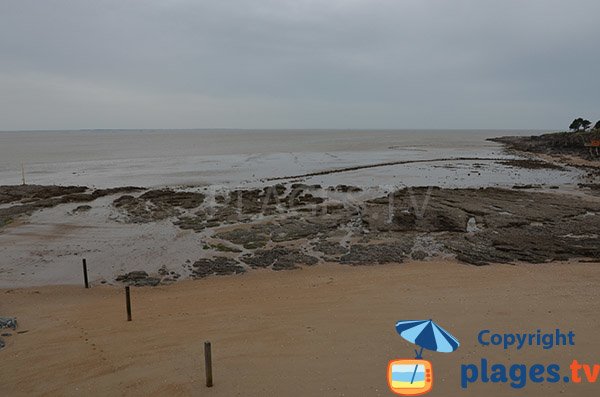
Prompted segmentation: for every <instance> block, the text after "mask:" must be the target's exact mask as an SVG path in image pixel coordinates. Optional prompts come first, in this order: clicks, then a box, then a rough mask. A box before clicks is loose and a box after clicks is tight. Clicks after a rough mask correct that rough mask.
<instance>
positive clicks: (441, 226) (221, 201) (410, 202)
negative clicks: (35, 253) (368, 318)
mask: <svg viewBox="0 0 600 397" xmlns="http://www.w3.org/2000/svg"><path fill="white" fill-rule="evenodd" d="M28 189H29V190H28ZM28 189H25V190H23V191H19V189H17V193H10V197H11V198H10V199H7V198H4V199H3V200H5V201H6V200H10V201H9V203H8V204H7V203H5V207H3V208H2V209H0V213H1V211H2V210H6V209H7V208H13V207H15V206H29V205H33V206H34V207H33V208H38V206H39V205H45V203H47V200H58V201H59V202H63V201H66V202H72V200H74V197H73V195H77V196H76V197H79V198H81V195H84V196H85V197H89V196H93V195H94V192H92V193H88V190H86V189H85V188H74V187H67V188H64V189H60V188H56V187H49V188H48V189H47V190H44V189H41V190H40V189H38V188H28ZM9 190H10V189H9ZM188 190H190V189H188ZM0 191H2V190H1V189H0ZM40 192H41V193H40ZM111 192H112V193H114V192H115V191H114V190H111ZM595 192H597V186H596V184H588V185H586V186H585V187H584V186H582V188H581V189H579V191H578V195H574V194H565V193H562V194H559V193H545V192H538V191H534V190H532V189H525V188H522V189H500V188H481V189H442V188H434V187H419V188H405V189H399V190H395V191H392V192H391V193H389V194H384V193H382V192H381V190H379V191H377V192H375V193H372V192H365V191H362V189H352V188H351V187H348V186H343V187H341V188H340V187H337V186H335V187H333V188H330V187H321V186H319V185H308V184H302V183H297V182H296V183H293V184H289V185H285V184H277V185H273V186H268V187H265V188H260V189H258V188H252V189H247V190H243V189H236V190H232V191H220V192H218V193H217V194H216V195H215V196H214V197H211V196H209V195H208V194H207V193H199V192H197V191H177V190H176V189H156V190H149V191H145V192H143V193H142V194H139V193H138V194H133V193H132V194H124V195H120V196H119V197H118V198H116V199H115V200H114V201H113V202H112V205H113V207H114V212H115V213H118V214H121V215H122V216H123V219H119V221H123V222H129V223H140V222H156V221H165V222H172V223H173V224H174V225H176V226H177V227H178V228H180V229H181V230H182V232H181V233H184V231H185V233H196V234H197V236H198V239H197V246H196V247H190V250H195V251H194V252H197V256H196V257H194V258H193V260H195V261H196V262H194V263H193V264H192V261H191V260H190V262H189V263H187V264H185V265H184V264H181V263H174V264H171V263H168V264H167V265H168V266H170V267H171V268H179V269H181V267H183V269H184V271H183V274H184V277H187V276H190V277H193V278H202V277H207V276H211V275H224V274H238V273H243V272H245V271H246V270H248V269H249V268H250V269H251V268H268V269H273V270H289V269H297V268H298V267H303V266H312V265H314V264H316V263H319V262H333V263H340V264H345V265H353V266H358V265H373V264H382V263H401V262H403V261H406V260H408V259H412V260H430V259H432V258H436V257H438V258H439V257H442V258H446V257H456V258H457V259H459V260H461V261H463V262H466V263H470V264H474V265H485V264H489V263H515V262H529V263H542V262H547V261H554V260H567V259H573V258H577V259H582V260H598V259H600V249H599V247H600V237H599V234H600V199H599V198H598V196H597V195H594V193H595ZM367 193H368V194H367ZM38 194H40V195H41V196H40V197H43V198H41V199H39V200H38V199H33V197H34V196H35V195H38ZM97 194H109V193H108V191H102V192H100V193H97ZM53 195H58V196H53ZM8 196H9V194H7V193H6V192H4V197H8ZM15 197H16V198H17V199H14V198H15ZM15 200H20V201H15ZM29 200H34V201H32V202H31V203H29V202H28V201H29ZM25 202H28V203H25ZM80 207H81V206H80ZM80 207H78V208H80ZM76 212H79V211H76ZM180 277H181V275H180V274H179V273H176V272H174V271H173V270H169V269H167V267H166V266H164V267H163V268H161V269H160V270H159V272H158V274H156V275H149V274H147V273H145V272H143V271H138V272H130V273H127V274H123V275H121V276H119V277H118V278H117V281H119V282H123V283H125V284H128V285H158V284H160V283H169V282H173V281H175V280H177V279H179V278H180Z"/></svg>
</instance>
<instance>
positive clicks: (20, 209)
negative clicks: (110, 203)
mask: <svg viewBox="0 0 600 397" xmlns="http://www.w3.org/2000/svg"><path fill="white" fill-rule="evenodd" d="M139 190H144V188H140V187H134V186H124V187H118V188H112V189H97V190H93V191H91V192H90V191H89V189H88V188H87V187H85V186H54V185H49V186H43V185H16V186H0V205H1V204H7V205H8V204H11V205H10V206H6V207H5V208H0V228H1V227H2V226H5V225H7V224H8V223H10V222H11V221H12V220H13V219H15V218H17V217H19V216H21V215H29V214H31V213H33V212H34V211H36V210H40V209H43V208H52V207H56V206H57V205H60V204H68V203H77V202H91V201H94V200H96V199H98V198H100V197H104V196H109V195H112V194H117V193H121V192H132V191H139Z"/></svg>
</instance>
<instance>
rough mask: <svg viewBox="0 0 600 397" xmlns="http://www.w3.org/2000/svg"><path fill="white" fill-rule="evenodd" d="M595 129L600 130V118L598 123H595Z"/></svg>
mask: <svg viewBox="0 0 600 397" xmlns="http://www.w3.org/2000/svg"><path fill="white" fill-rule="evenodd" d="M594 129H595V130H596V131H600V120H598V122H596V125H594Z"/></svg>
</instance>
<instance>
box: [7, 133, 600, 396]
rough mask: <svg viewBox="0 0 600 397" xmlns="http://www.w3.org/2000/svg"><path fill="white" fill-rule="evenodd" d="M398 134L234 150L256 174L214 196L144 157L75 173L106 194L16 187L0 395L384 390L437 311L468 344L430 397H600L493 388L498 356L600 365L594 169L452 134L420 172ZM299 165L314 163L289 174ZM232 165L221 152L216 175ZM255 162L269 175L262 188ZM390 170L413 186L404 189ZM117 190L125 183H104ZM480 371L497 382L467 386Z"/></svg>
mask: <svg viewBox="0 0 600 397" xmlns="http://www.w3.org/2000/svg"><path fill="white" fill-rule="evenodd" d="M130 136H131V134H130V135H128V134H125V135H124V136H123V138H118V139H129V138H128V137H130ZM57 137H58V135H57ZM392 138H394V137H393V136H392V135H390V136H387V137H386V138H385V139H383V138H381V139H383V141H382V142H380V143H379V144H378V145H375V146H377V147H371V148H370V149H369V150H365V151H362V152H360V153H359V152H354V153H355V154H357V155H356V156H352V155H349V154H348V153H352V152H347V153H346V154H343V153H342V152H338V153H337V154H339V155H340V156H338V157H335V158H334V157H331V156H330V155H331V154H332V152H319V153H318V155H317V154H315V153H313V152H298V153H287V154H281V153H274V154H271V155H267V157H266V159H267V160H265V157H263V156H262V155H258V154H257V155H249V154H241V153H237V154H233V155H232V156H234V157H235V159H236V160H235V162H246V163H247V164H249V165H248V167H249V168H248V169H245V170H243V171H240V170H238V171H233V174H229V175H228V176H227V177H226V178H225V179H221V180H220V183H218V184H217V185H211V181H212V182H214V180H213V179H211V178H212V177H211V178H208V179H207V178H206V175H204V174H202V173H199V174H197V175H194V177H193V179H192V180H193V182H194V183H193V184H186V185H180V184H179V182H181V181H182V179H179V178H178V177H177V176H174V175H171V174H169V172H170V171H168V172H165V173H164V174H162V175H163V177H165V178H166V179H167V180H171V181H173V184H161V183H160V182H159V183H158V185H157V186H155V187H149V186H143V187H138V186H135V185H136V182H144V181H148V179H147V178H148V176H149V175H151V174H152V173H154V172H155V170H156V169H152V168H149V169H148V170H146V171H145V172H143V173H140V174H135V175H134V177H133V178H130V179H123V178H122V176H123V175H124V174H125V173H127V172H128V170H131V169H136V167H143V166H144V164H146V163H144V162H147V161H148V159H145V160H143V161H142V162H141V163H139V164H138V163H136V161H137V160H136V159H135V158H133V159H130V160H119V161H117V162H116V163H114V164H112V163H111V162H112V161H116V159H109V160H102V161H100V160H98V158H102V153H95V154H94V156H97V157H98V158H96V159H94V160H92V161H89V162H88V161H86V162H83V163H81V165H82V167H83V168H82V169H85V170H86V171H85V172H83V173H81V174H77V175H75V174H73V177H72V179H67V180H71V181H82V180H88V179H89V181H91V182H92V183H91V184H90V186H83V185H80V186H66V184H64V183H51V184H48V185H35V184H27V185H25V186H21V185H3V186H0V228H1V229H0V255H1V260H0V296H1V299H0V314H1V315H2V316H8V317H16V319H17V321H18V327H17V328H16V329H14V330H11V329H3V330H2V332H1V333H2V334H4V335H2V336H0V339H1V340H2V341H3V343H4V344H5V346H4V348H2V350H1V351H0V381H1V382H0V384H1V387H2V389H0V390H1V391H2V392H3V393H8V395H11V396H12V395H14V396H21V395H23V396H25V395H44V396H55V395H66V396H68V395H73V396H75V395H81V394H82V393H85V394H88V395H98V396H104V395H132V396H137V395H157V396H158V395H181V396H188V395H207V396H208V395H215V396H232V395H243V396H267V395H268V396H270V395H274V396H279V395H281V396H283V395H285V396H287V395H291V396H309V395H310V396H312V395H317V396H320V395H322V396H387V395H391V392H390V390H389V389H388V386H387V381H386V368H387V364H388V362H389V361H390V360H392V359H411V358H413V357H414V350H413V349H414V345H411V344H410V343H408V342H406V341H405V340H404V339H403V338H402V337H400V336H399V335H398V334H397V332H396V330H395V324H396V322H397V321H399V320H411V319H434V320H435V321H436V322H437V323H439V324H442V325H443V326H444V327H445V328H446V329H447V330H449V331H450V332H451V333H452V334H453V335H455V336H456V338H457V339H458V340H459V341H460V344H461V345H460V348H459V349H458V350H457V351H456V352H454V353H452V354H443V353H437V352H431V351H428V352H426V353H425V358H426V359H430V360H431V362H432V365H433V367H434V389H433V391H432V392H431V393H430V395H432V396H448V395H458V394H464V395H472V396H481V395H487V396H513V395H514V396H522V395H527V396H534V397H536V396H559V395H577V396H594V395H596V394H597V386H596V384H593V383H592V384H588V383H587V382H582V383H576V382H566V381H565V380H564V378H561V379H559V382H558V383H554V382H549V381H546V382H542V383H535V382H533V381H531V379H530V378H529V375H527V374H526V373H525V372H523V374H525V375H527V377H525V378H523V379H522V381H523V382H525V383H524V384H523V385H522V387H523V388H519V387H515V386H514V385H513V386H511V384H514V381H515V379H516V378H515V379H513V378H514V377H515V376H517V375H515V374H514V373H513V374H512V375H510V373H507V374H508V375H507V376H509V375H510V376H509V378H508V380H507V381H504V382H496V383H492V382H489V381H487V379H486V381H484V380H483V378H484V373H483V371H484V370H483V362H489V365H490V368H493V367H491V366H493V365H500V364H501V365H503V366H505V368H507V369H506V370H507V371H510V368H516V369H517V370H520V368H521V367H522V366H525V367H524V368H525V369H523V370H522V371H526V369H527V368H530V367H531V368H533V367H535V366H536V365H543V366H548V368H550V366H551V365H555V364H556V365H559V366H560V376H561V377H564V376H572V373H571V372H570V369H569V366H570V364H571V363H572V361H573V360H574V359H576V360H578V361H579V362H581V363H587V364H590V365H592V367H591V368H593V365H594V364H596V363H597V360H598V358H597V354H596V352H597V351H598V348H599V347H600V342H599V341H598V339H597V338H596V337H595V336H596V333H597V328H598V325H600V324H599V322H600V320H598V316H597V315H596V313H597V312H598V309H599V307H598V301H597V296H598V282H599V280H600V267H598V263H599V261H600V251H599V250H598V246H599V244H600V236H599V235H598V232H597V231H598V230H599V226H598V222H599V221H600V218H599V214H600V210H599V208H600V197H599V196H598V184H597V177H598V176H597V174H595V173H593V172H591V171H589V170H587V169H583V168H581V169H580V168H575V167H567V166H564V165H562V164H560V163H559V162H556V161H553V160H551V159H539V158H534V157H532V156H522V155H519V154H515V153H511V154H505V153H503V152H502V151H501V150H500V149H499V147H498V146H497V144H496V143H490V145H492V146H491V148H493V150H492V151H490V148H486V147H484V146H482V145H484V144H482V143H476V144H473V145H472V146H468V145H466V146H465V145H464V143H465V140H464V137H463V138H457V139H458V141H454V143H453V144H454V145H455V146H457V147H460V150H454V149H451V148H449V149H448V150H449V151H450V155H453V154H459V153H460V154H461V155H465V156H466V157H464V158H452V157H448V159H446V160H444V161H436V160H435V156H438V155H440V153H442V152H444V151H446V150H445V149H444V147H443V145H442V146H437V147H434V148H433V149H432V148H429V149H423V150H424V152H418V153H413V154H412V157H410V156H409V157H408V159H407V158H405V157H402V156H399V155H397V153H396V152H397V151H398V150H399V149H398V147H396V146H395V145H391V143H393V142H391V141H390V139H392ZM57 139H58V138H57ZM111 139H117V138H115V136H112V137H111ZM118 139H117V140H118ZM161 139H164V137H162V138H161ZM178 139H183V138H181V137H179V138H178ZM186 139H191V138H190V137H186ZM395 139H398V140H402V139H403V138H402V135H399V136H397V137H396V138H395ZM461 139H463V140H462V141H461ZM478 139H483V138H481V137H480V138H478ZM184 141H185V140H184ZM466 141H470V138H468V139H466ZM357 142H358V143H360V140H359V141H357ZM459 142H463V144H459ZM347 144H348V143H347ZM413 144H414V143H413ZM461 145H463V146H461ZM485 145H487V143H486V144H485ZM383 146H385V147H387V149H384V148H383ZM409 149H410V150H409ZM412 149H414V147H412ZM412 149H411V148H408V147H404V148H403V149H401V150H404V153H408V152H411V150H412ZM493 151H497V153H496V152H493ZM130 154H131V152H130ZM269 156H275V157H276V158H277V159H278V160H277V161H274V162H271V160H273V158H271V160H268V159H269ZM344 156H346V157H345V158H346V159H350V158H352V160H351V161H344V160H340V158H344ZM444 156H448V154H447V153H446V154H444ZM92 157H93V156H92ZM292 157H293V158H296V159H297V161H298V163H296V165H298V164H310V166H306V167H304V166H298V167H297V166H295V165H293V164H292V165H289V166H288V167H287V168H286V167H284V168H278V167H277V166H276V165H277V164H279V162H281V161H284V162H285V159H288V158H292ZM465 158H468V159H472V160H465ZM249 159H250V160H249ZM310 159H313V160H316V161H313V162H311V161H310ZM327 159H329V160H327ZM50 160H51V159H48V161H50ZM52 161H54V162H51V163H39V164H38V165H37V167H39V170H40V172H39V173H38V174H34V176H35V178H39V179H38V180H39V181H40V182H45V183H48V182H56V181H57V179H55V178H59V177H60V176H61V175H62V176H65V175H67V174H69V173H70V172H69V171H68V167H69V166H70V165H71V163H69V162H67V163H64V162H61V161H55V160H52ZM98 161H100V162H98ZM181 161H182V160H181V159H179V160H178V161H177V162H175V163H173V164H172V167H173V168H171V169H177V168H178V167H179V166H180V165H181ZM187 161H191V162H190V163H189V166H190V167H191V168H194V169H202V166H201V165H199V163H196V162H195V160H193V161H192V160H190V158H188V159H187V160H185V159H184V160H183V162H187ZM202 161H203V160H202ZM65 164H67V165H66V167H67V168H65ZM136 164H137V165H136ZM226 164H227V162H226V161H224V160H223V158H222V157H221V158H219V160H218V161H216V160H215V163H214V164H213V166H214V167H216V168H222V169H225V168H226ZM265 164H267V165H265ZM334 164H335V167H333V165H334ZM119 167H124V168H123V169H122V170H121V171H119V172H120V174H119V173H118V172H117V173H115V172H116V171H115V170H116V169H119ZM253 167H254V168H253ZM241 168H243V167H241ZM44 169H46V171H47V172H46V171H42V170H44ZM255 170H260V173H262V174H261V176H260V177H258V176H251V177H250V176H249V174H250V173H251V172H254V171H255ZM5 172H6V170H5ZM119 175H121V176H119ZM232 175H234V176H233V177H232ZM490 175H495V177H490ZM247 177H249V178H250V179H246V180H245V181H242V179H244V178H247ZM161 178H162V177H161ZM394 178H400V179H401V180H402V182H401V183H397V184H396V183H391V184H390V183H388V182H389V181H392V180H393V179H394ZM414 178H417V179H414ZM102 180H104V181H105V182H106V181H111V180H112V181H114V183H113V184H111V185H108V188H101V187H98V186H94V182H99V181H102ZM126 180H128V181H130V182H132V185H134V186H125V185H124V184H123V182H125V181H126ZM161 180H162V179H160V178H159V179H158V181H161ZM348 181H352V182H356V184H355V185H346V184H344V183H342V182H348ZM428 181H431V182H434V183H433V184H432V185H428V184H427V182H428ZM316 182H319V183H316ZM321 183H322V184H321ZM99 184H100V186H102V183H99ZM84 258H85V259H86V261H87V262H86V264H87V269H88V273H89V281H90V285H91V288H90V289H85V288H83V286H82V284H83V280H82V259H84ZM473 265H476V266H473ZM125 285H129V286H131V288H132V301H133V302H132V305H133V321H132V322H127V321H126V314H125V301H124V299H125V297H124V286H125ZM486 329H487V330H491V331H493V332H496V333H499V334H505V333H508V334H521V333H525V334H531V333H533V334H535V333H553V332H555V331H556V330H557V329H559V330H561V331H562V332H573V333H574V334H575V335H576V340H575V344H574V345H572V346H556V347H554V348H552V349H544V348H543V347H542V346H525V347H524V348H523V349H519V350H517V349H516V348H509V349H506V350H505V349H503V348H502V347H501V346H483V345H482V344H481V343H480V341H478V334H479V332H481V331H482V330H486ZM207 340H209V341H211V342H212V346H213V366H214V376H215V384H214V387H212V388H210V389H209V388H206V387H205V385H204V358H203V344H204V342H205V341H207ZM482 360H484V361H482ZM486 360H487V361H486ZM515 366H516V367H515ZM475 367H477V368H478V370H479V367H481V371H482V372H481V378H479V374H478V375H477V378H476V379H471V380H470V381H467V380H466V379H467V378H470V376H472V373H471V375H468V374H467V372H465V371H467V369H466V368H469V369H468V370H469V371H472V370H473V368H475ZM582 373H583V372H582ZM592 375H593V374H592ZM485 376H487V375H485ZM511 376H512V378H511ZM573 379H575V378H573ZM465 382H466V383H465ZM524 393H526V394H524Z"/></svg>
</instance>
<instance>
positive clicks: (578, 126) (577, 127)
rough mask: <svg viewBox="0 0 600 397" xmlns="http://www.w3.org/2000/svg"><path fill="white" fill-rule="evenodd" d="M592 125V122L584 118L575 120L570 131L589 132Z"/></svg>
mask: <svg viewBox="0 0 600 397" xmlns="http://www.w3.org/2000/svg"><path fill="white" fill-rule="evenodd" d="M590 125H592V122H591V121H589V120H584V119H583V118H581V117H579V118H576V119H575V120H573V122H572V123H571V125H570V126H569V129H571V130H573V131H581V130H583V131H587V129H588V128H590Z"/></svg>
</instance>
